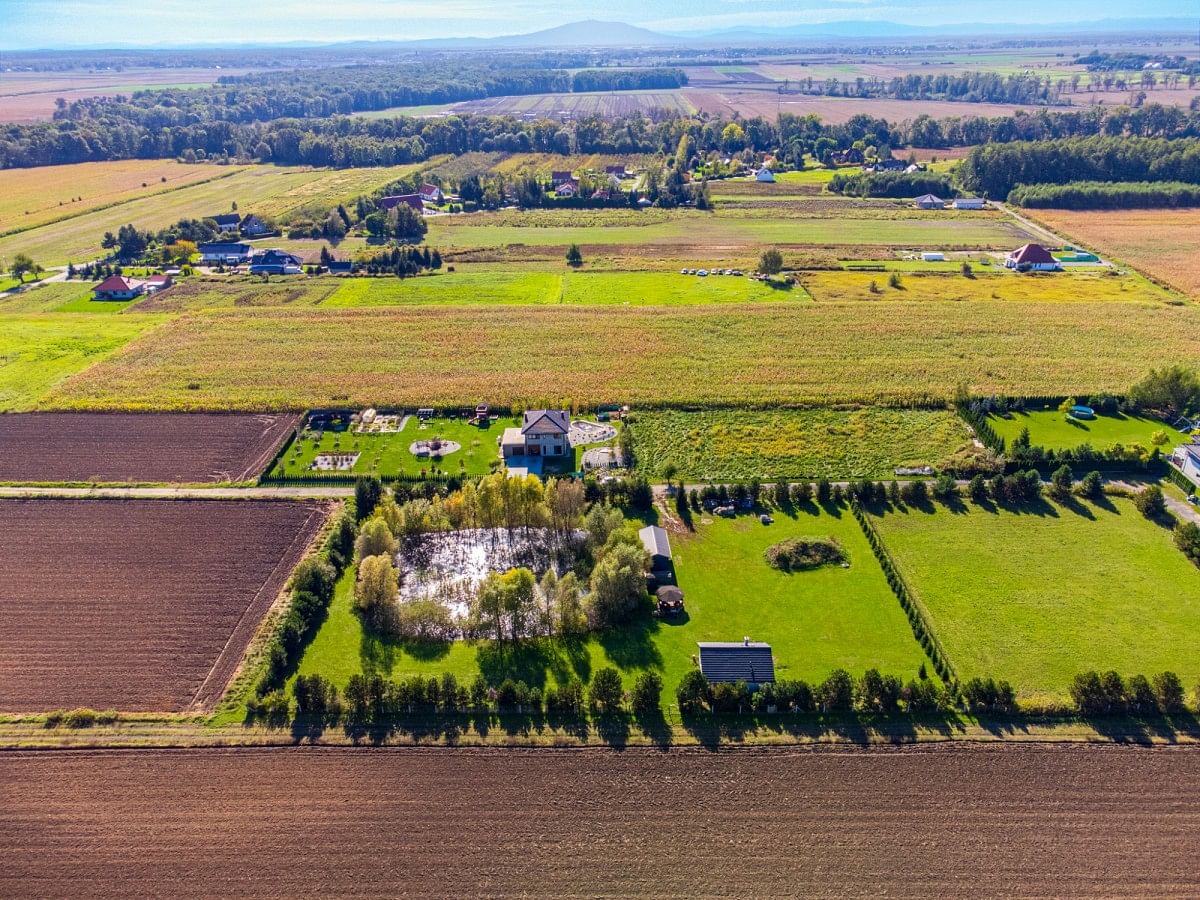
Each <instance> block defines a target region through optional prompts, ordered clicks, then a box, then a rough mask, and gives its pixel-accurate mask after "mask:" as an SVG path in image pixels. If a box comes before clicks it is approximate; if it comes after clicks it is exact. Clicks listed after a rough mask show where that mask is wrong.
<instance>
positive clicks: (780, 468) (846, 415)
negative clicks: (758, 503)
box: [633, 407, 971, 481]
mask: <svg viewBox="0 0 1200 900" xmlns="http://www.w3.org/2000/svg"><path fill="white" fill-rule="evenodd" d="M970 437H971V436H970V431H969V430H968V429H967V427H966V426H965V425H964V424H963V422H962V420H961V419H959V418H958V416H956V415H954V414H953V413H950V412H945V411H935V410H909V409H903V410H902V409H882V408H879V407H870V408H866V409H857V410H849V411H842V410H830V409H805V410H778V411H772V412H765V411H763V412H760V411H757V410H709V411H706V412H639V413H638V414H637V417H636V419H635V420H634V425H633V439H634V450H635V453H636V454H637V464H638V467H639V468H640V469H644V470H645V471H646V472H647V474H650V475H652V476H657V477H661V476H662V473H663V469H664V467H665V466H666V465H668V464H671V465H674V466H675V467H676V469H677V471H678V477H680V478H683V479H685V480H688V481H707V480H710V479H711V480H714V481H722V480H725V481H745V480H747V479H749V478H751V477H755V476H757V477H759V478H761V479H764V480H768V481H770V480H775V479H781V478H785V479H796V478H808V479H816V478H821V477H827V478H833V479H849V478H891V477H892V476H893V474H894V469H895V468H896V467H897V466H926V465H930V466H935V467H936V466H938V465H939V464H940V463H942V462H943V461H944V460H945V459H946V458H948V457H949V456H950V455H951V454H953V453H954V452H955V451H957V450H959V449H961V448H962V447H963V446H964V445H966V444H969V443H970Z"/></svg>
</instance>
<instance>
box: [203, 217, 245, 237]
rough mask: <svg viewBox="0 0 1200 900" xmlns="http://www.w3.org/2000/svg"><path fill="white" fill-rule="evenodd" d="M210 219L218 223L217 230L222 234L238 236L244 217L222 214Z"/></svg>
mask: <svg viewBox="0 0 1200 900" xmlns="http://www.w3.org/2000/svg"><path fill="white" fill-rule="evenodd" d="M208 218H210V219H212V220H213V221H214V222H216V223H217V230H218V231H220V232H221V233H222V234H236V233H237V230H238V226H239V225H241V223H242V217H241V216H239V215H238V214H237V213H222V214H221V215H219V216H209V217H208Z"/></svg>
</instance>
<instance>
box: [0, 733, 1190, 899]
mask: <svg viewBox="0 0 1200 900" xmlns="http://www.w3.org/2000/svg"><path fill="white" fill-rule="evenodd" d="M0 780H2V781H3V783H4V784H5V786H6V789H7V790H6V801H5V806H6V821H7V824H8V826H9V827H5V828H2V829H0V879H2V880H3V882H4V884H5V885H6V886H7V888H8V889H9V890H10V891H11V892H12V893H14V894H18V895H25V896H30V895H35V894H63V893H79V894H86V895H88V896H95V897H110V896H111V897H115V896H122V895H125V894H128V893H129V891H130V887H131V886H132V885H136V886H143V885H149V884H151V883H152V884H153V885H154V889H155V890H156V891H160V892H162V893H165V894H169V895H171V896H173V897H201V896H211V895H212V894H213V893H220V894H223V895H225V896H243V895H245V896H267V895H271V896H280V895H286V896H298V895H308V894H322V895H340V896H351V895H358V894H362V893H366V892H367V886H369V892H370V893H373V894H385V895H397V894H407V895H414V896H435V895H436V896H447V895H451V896H475V895H493V896H517V895H524V894H528V893H538V894H545V895H553V896H556V897H576V896H583V895H591V894H594V893H596V892H597V890H598V888H599V887H600V886H603V892H604V893H609V894H613V895H620V896H646V897H685V896H686V897H691V896H702V895H712V894H717V893H720V894H725V895H729V896H751V895H753V896H794V895H797V894H799V895H803V896H809V897H825V896H839V897H849V896H855V897H875V896H878V894H879V886H880V885H887V886H888V888H889V890H890V892H891V893H894V894H896V895H901V896H913V897H922V896H924V897H929V896H947V895H956V894H958V895H961V894H966V893H969V894H972V895H974V896H996V897H999V896H1006V895H1013V894H1021V895H1039V896H1088V897H1118V896H1124V897H1127V896H1159V897H1168V896H1186V895H1189V894H1191V893H1192V891H1193V889H1194V886H1195V875H1196V865H1195V857H1194V852H1193V847H1194V843H1195V836H1196V825H1195V821H1196V818H1197V816H1198V815H1200V808H1198V804H1197V800H1196V798H1197V797H1198V796H1200V754H1197V753H1195V752H1193V751H1191V750H1189V749H1145V748H1141V749H1129V748H1119V747H1111V746H1069V747H1065V746H1064V747H1044V746H1025V747H1019V746H1003V747H998V746H978V745H962V746H957V747H953V748H951V747H938V748H908V749H889V748H879V749H872V750H861V749H860V750H845V749H813V750H806V751H800V752H780V751H774V752H764V751H754V750H743V751H737V752H725V753H712V752H708V751H697V750H692V751H685V750H675V751H672V752H670V753H663V752H657V751H652V750H627V751H625V752H622V753H615V752H611V751H588V752H570V751H565V750H560V751H554V750H541V751H518V750H491V751H489V750H465V749H441V750H436V751H429V750H420V749H411V748H400V749H381V750H376V751H364V750H362V749H351V748H343V749H329V748H295V749H287V748H279V749H271V750H240V751H233V750H221V749H216V750H196V751H184V750H156V751H143V752H141V753H137V752H134V753H130V752H115V751H107V752H106V751H87V752H78V751H77V752H71V751H57V752H35V753H6V754H4V755H2V756H0ZM900 817H902V818H903V825H902V826H901V825H899V824H898V818H900ZM298 822H302V823H304V838H303V839H302V840H298V839H297V836H296V823H298ZM798 835H802V836H803V839H802V840H801V839H798V837H797V836H798ZM448 836H449V837H448ZM564 847H569V848H570V852H565V850H564ZM331 848H339V854H338V856H336V857H334V856H331V854H330V849H331ZM499 861H502V864H500V862H499Z"/></svg>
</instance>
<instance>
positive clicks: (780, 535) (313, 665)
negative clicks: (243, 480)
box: [298, 506, 926, 692]
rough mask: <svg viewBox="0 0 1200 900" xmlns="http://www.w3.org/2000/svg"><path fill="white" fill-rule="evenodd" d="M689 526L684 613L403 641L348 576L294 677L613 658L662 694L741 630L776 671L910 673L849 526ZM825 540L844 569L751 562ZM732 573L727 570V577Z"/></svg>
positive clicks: (684, 540) (897, 616) (883, 589)
mask: <svg viewBox="0 0 1200 900" xmlns="http://www.w3.org/2000/svg"><path fill="white" fill-rule="evenodd" d="M696 528H697V530H696V532H695V533H692V534H680V533H672V534H671V542H672V544H671V546H672V549H673V551H674V559H675V566H676V573H677V576H678V580H679V586H680V587H681V588H682V589H683V592H684V595H685V602H686V604H687V613H686V615H685V616H683V617H682V618H680V619H677V620H659V619H654V618H652V617H650V616H649V614H647V615H646V616H645V617H644V618H642V619H639V620H637V621H635V622H634V623H632V624H631V625H629V626H627V627H625V628H620V629H616V630H613V631H610V632H604V633H600V634H595V635H592V636H588V637H585V638H580V639H540V640H531V641H526V642H523V643H522V644H521V645H520V646H517V647H515V648H504V647H497V645H496V644H495V643H494V642H492V641H486V640H481V641H452V642H450V643H448V644H440V645H432V646H431V645H428V644H423V645H414V644H410V643H408V642H405V641H399V640H393V639H389V638H387V637H384V636H381V635H378V634H377V633H375V632H372V631H370V630H369V629H365V628H364V627H363V624H362V620H361V618H360V617H359V616H358V615H357V614H356V613H355V612H354V609H353V589H354V574H353V572H352V571H351V572H349V573H348V574H347V575H346V576H344V577H343V579H342V581H341V582H340V583H339V585H338V591H337V595H336V597H335V599H334V601H333V604H332V606H331V608H330V610H329V615H328V617H327V618H326V620H325V622H324V623H323V624H322V626H321V629H320V631H319V632H318V633H317V635H316V637H315V638H314V639H313V641H312V643H311V644H310V645H309V646H308V648H307V649H306V650H305V653H304V656H303V658H302V659H301V663H300V667H299V670H298V671H299V672H300V673H301V674H321V675H324V676H326V677H328V678H331V679H332V680H333V681H334V682H335V683H337V684H338V685H344V684H345V683H346V681H347V679H349V677H350V676H351V675H353V674H356V673H359V672H379V673H380V674H384V675H387V676H388V677H390V678H393V679H402V678H405V677H408V676H410V675H413V674H421V675H431V674H433V675H436V674H440V673H442V672H453V673H454V675H455V676H456V677H457V678H458V679H459V681H460V682H462V683H464V684H469V683H470V681H471V680H472V679H473V678H474V677H475V676H476V674H479V673H483V675H484V677H486V678H487V679H488V681H489V682H490V683H492V684H499V683H500V682H501V681H502V680H503V679H504V678H505V677H510V676H511V677H513V678H520V679H522V680H524V681H526V683H529V684H534V685H539V686H540V685H543V684H546V683H549V682H556V683H561V682H563V681H564V680H565V679H566V678H569V677H576V678H579V679H580V680H581V681H584V682H587V681H588V680H589V679H590V677H591V675H592V673H593V672H595V671H596V670H597V669H599V668H600V667H601V666H608V665H611V666H616V667H617V668H618V669H619V670H620V671H621V672H622V674H623V675H624V676H625V680H626V682H627V683H628V684H632V680H633V678H634V676H635V675H636V674H637V673H638V672H641V671H645V670H654V671H658V672H660V673H661V674H662V677H663V682H664V684H665V686H666V689H667V691H668V692H670V691H673V690H674V688H675V686H676V685H677V684H678V683H679V681H680V680H681V679H682V678H683V676H684V674H685V673H686V672H687V670H688V669H689V668H691V667H692V665H693V663H692V657H693V655H694V654H695V653H696V642H697V641H711V640H738V639H740V638H741V637H742V636H743V635H750V636H751V637H753V638H754V639H755V640H763V641H767V642H769V643H770V644H771V645H772V649H773V652H774V656H775V667H776V675H777V676H778V677H780V678H804V679H807V680H809V681H810V682H817V681H820V680H821V679H823V678H824V677H825V676H827V675H828V674H829V672H830V671H832V670H833V669H835V668H837V667H845V668H847V669H848V670H850V671H852V672H855V673H856V674H861V673H862V672H863V671H865V670H866V669H867V668H869V667H871V666H875V667H877V668H879V669H880V670H881V671H884V672H888V673H891V674H895V675H897V676H902V677H904V678H905V679H906V680H907V679H908V678H911V677H915V676H916V674H917V670H918V668H919V667H920V666H921V664H922V663H923V662H925V661H926V659H925V655H924V653H923V651H922V650H921V647H920V645H919V644H918V643H917V641H916V639H915V638H914V637H913V635H912V630H911V628H910V627H909V624H908V620H907V619H906V618H905V616H904V613H903V611H902V610H901V608H900V604H899V602H898V601H897V600H896V598H895V596H894V595H893V594H892V592H891V589H890V588H889V587H888V584H887V581H886V580H885V579H884V576H883V572H882V571H881V570H880V568H879V566H878V564H877V563H876V561H875V557H874V556H873V555H872V554H871V549H870V547H869V546H868V545H867V542H866V539H865V538H864V537H863V534H862V531H861V530H860V529H859V526H858V524H857V522H855V520H854V518H853V517H852V516H851V515H850V514H849V513H848V512H844V511H843V512H842V513H840V514H837V515H832V514H829V513H825V512H821V511H819V510H818V509H817V508H816V507H812V506H810V507H809V508H808V509H802V510H799V511H797V512H796V513H795V515H782V514H780V515H777V516H776V521H775V524H773V525H770V526H763V525H762V524H760V523H759V521H758V519H757V517H755V516H743V517H740V518H738V519H735V520H729V519H716V520H715V521H707V522H698V523H697V526H696ZM796 536H806V537H822V538H829V537H833V538H836V539H837V541H838V542H839V543H840V544H841V545H842V547H843V548H844V549H845V551H846V553H847V555H848V557H849V559H850V567H849V568H847V569H842V568H840V567H838V566H827V567H824V568H821V569H817V570H813V571H808V572H798V573H795V574H785V573H783V572H780V571H779V570H777V569H774V568H772V567H771V566H769V565H768V564H767V562H766V560H765V559H764V558H763V553H764V551H765V550H766V549H767V548H768V547H769V546H770V545H772V544H774V543H776V542H778V541H781V540H784V539H786V538H789V537H796ZM733 572H736V573H737V578H736V579H735V580H732V581H731V579H730V573H733Z"/></svg>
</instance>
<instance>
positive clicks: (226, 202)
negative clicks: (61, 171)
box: [0, 163, 417, 266]
mask: <svg viewBox="0 0 1200 900" xmlns="http://www.w3.org/2000/svg"><path fill="white" fill-rule="evenodd" d="M104 165H115V164H112V163H105V164H104ZM156 165H162V164H161V163H157V164H156ZM70 168H76V167H74V166H72V167H70ZM415 168H417V167H416V166H393V167H391V168H370V169H308V168H287V167H283V166H247V167H234V166H230V167H227V168H218V167H216V166H212V167H209V169H210V172H211V175H210V180H208V181H206V182H204V183H201V184H195V185H192V186H189V187H182V188H180V189H179V190H175V191H170V192H168V193H166V194H163V195H161V196H140V197H134V198H131V199H128V200H126V201H124V202H119V203H117V205H115V206H110V207H107V208H105V209H100V210H95V211H92V212H85V213H83V214H82V215H78V216H74V217H72V218H69V219H66V220H64V221H60V222H55V223H52V224H48V225H44V226H42V227H40V228H35V229H32V230H30V231H24V232H21V233H19V234H13V235H9V236H8V237H5V238H0V256H3V257H8V258H12V257H13V256H14V255H16V254H17V253H28V254H29V255H30V256H32V257H33V258H34V259H36V260H37V261H38V262H40V263H41V264H42V265H47V266H48V265H65V264H66V263H68V262H76V263H78V262H83V261H87V260H90V259H93V258H95V257H96V256H98V255H100V253H101V247H100V241H101V239H102V238H103V237H104V233H105V232H106V231H114V232H115V231H116V230H117V229H118V228H119V227H120V226H121V225H124V224H127V223H130V222H132V223H134V224H136V225H137V226H138V227H139V228H149V229H158V228H164V227H166V226H167V225H172V224H174V223H175V222H177V221H179V220H180V219H184V218H203V217H205V216H212V215H216V214H218V213H223V212H228V211H229V208H230V205H231V204H232V203H233V202H236V203H237V204H238V209H239V210H240V211H241V212H243V213H250V212H255V213H259V214H260V215H267V216H284V215H288V214H291V213H298V212H306V211H308V210H310V209H318V210H320V211H321V212H322V213H328V211H329V208H330V207H331V206H335V205H336V204H338V203H340V202H348V201H350V200H352V199H353V198H355V197H357V196H358V195H359V194H369V193H370V192H371V191H373V190H375V189H376V188H378V187H381V186H382V185H384V184H387V183H388V182H389V181H392V180H394V179H396V178H398V177H400V176H401V175H404V174H407V173H409V172H411V171H413V170H414V169H415ZM45 171H47V170H45V169H26V170H22V173H21V175H20V176H18V177H23V178H27V179H38V178H44V177H45V176H44V174H42V173H44V172H45ZM139 184H140V182H139ZM18 224H19V223H18Z"/></svg>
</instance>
